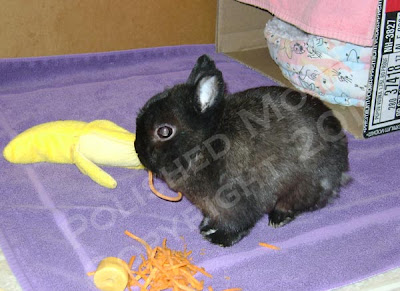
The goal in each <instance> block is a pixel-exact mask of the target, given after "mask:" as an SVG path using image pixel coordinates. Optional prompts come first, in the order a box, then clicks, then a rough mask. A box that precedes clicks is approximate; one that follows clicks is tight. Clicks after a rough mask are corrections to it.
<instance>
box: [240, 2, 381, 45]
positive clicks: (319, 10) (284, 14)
mask: <svg viewBox="0 0 400 291" xmlns="http://www.w3.org/2000/svg"><path fill="white" fill-rule="evenodd" d="M239 1H240V2H243V3H247V4H250V5H253V6H257V7H260V8H263V9H266V10H268V11H269V12H271V13H272V14H274V15H275V16H276V17H278V18H280V19H282V20H284V21H286V22H289V23H290V24H293V25H295V26H297V27H299V28H300V29H302V30H304V31H306V32H308V33H311V34H316V35H320V36H325V37H329V38H334V39H338V40H341V41H345V42H351V43H354V44H357V45H361V46H372V43H373V34H374V28H375V19H376V9H377V5H378V0H335V1H332V0H307V1H297V0H239Z"/></svg>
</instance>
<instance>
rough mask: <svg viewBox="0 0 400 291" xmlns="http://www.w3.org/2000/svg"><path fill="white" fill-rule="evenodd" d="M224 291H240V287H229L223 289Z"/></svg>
mask: <svg viewBox="0 0 400 291" xmlns="http://www.w3.org/2000/svg"><path fill="white" fill-rule="evenodd" d="M224 291H242V288H229V289H224Z"/></svg>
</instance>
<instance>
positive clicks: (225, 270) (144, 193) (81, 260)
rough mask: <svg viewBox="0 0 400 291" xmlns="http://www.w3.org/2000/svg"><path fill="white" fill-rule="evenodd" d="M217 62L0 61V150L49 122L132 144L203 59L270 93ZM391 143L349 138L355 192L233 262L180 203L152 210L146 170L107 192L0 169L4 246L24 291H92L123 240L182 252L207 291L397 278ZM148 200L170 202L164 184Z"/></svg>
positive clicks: (243, 248) (125, 175) (128, 55)
mask: <svg viewBox="0 0 400 291" xmlns="http://www.w3.org/2000/svg"><path fill="white" fill-rule="evenodd" d="M214 51H215V48H214V46H212V45H198V46H179V47H164V48H152V49H143V50H132V51H122V52H111V53H100V54H86V55H72V56H56V57H43V58H28V59H5V60H0V148H1V149H3V148H4V147H5V145H6V144H7V143H8V142H9V141H10V140H11V138H13V137H14V136H15V135H16V134H17V133H20V132H22V131H23V130H25V129H27V128H29V127H32V126H34V125H37V124H40V123H43V122H48V121H55V120H66V119H72V120H83V121H92V120H95V119H108V120H111V121H113V122H115V123H117V124H119V125H121V126H123V127H125V128H127V129H128V130H130V131H132V132H134V131H135V118H136V114H137V112H138V109H139V108H140V107H141V106H142V105H143V104H144V103H145V102H146V100H147V99H149V98H150V97H151V96H152V95H153V94H155V93H157V92H159V91H162V90H164V89H165V88H166V87H170V86H172V85H173V84H176V83H178V82H182V81H184V80H186V78H187V77H188V75H189V72H190V70H191V68H192V66H193V65H194V63H195V61H196V59H197V58H198V57H199V56H200V55H201V54H204V53H207V54H209V55H210V56H211V57H212V58H214V59H215V61H216V63H217V66H218V67H219V68H220V69H221V70H222V72H223V74H224V77H225V80H226V82H227V84H228V90H229V91H230V92H235V91H238V90H242V89H246V88H250V87H256V86H261V85H271V84H273V82H272V81H271V80H269V79H267V78H266V77H265V76H262V75H261V74H259V73H257V72H255V71H253V70H251V69H249V68H247V67H246V66H244V65H242V64H239V63H237V62H236V61H234V60H232V59H230V58H228V57H226V56H224V55H222V54H216V53H215V52H214ZM399 142H400V135H399V133H391V134H389V135H384V136H380V137H376V138H372V139H368V140H355V139H354V138H351V137H350V138H349V148H350V166H351V175H352V177H353V182H352V183H351V184H350V185H349V186H347V187H346V188H344V189H343V190H342V192H341V197H340V198H339V199H337V200H335V201H334V202H333V203H332V204H330V205H329V206H328V207H326V208H324V209H322V210H319V211H315V212H313V213H307V214H304V215H301V216H300V217H298V218H297V219H296V220H295V221H294V222H292V223H290V224H288V225H287V226H285V227H283V228H279V229H273V228H271V227H269V226H268V225H267V224H268V223H267V217H265V218H264V219H262V220H261V221H260V222H259V223H258V224H257V225H256V227H255V228H254V229H253V231H252V232H251V233H250V235H249V236H247V237H246V238H244V239H243V240H242V241H241V242H240V243H238V244H237V245H235V246H233V247H231V248H221V247H218V246H215V245H211V244H210V243H208V242H207V241H205V240H204V239H203V238H202V237H201V235H200V234H199V231H198V229H197V227H198V224H199V223H200V221H201V215H200V213H199V211H198V210H197V209H196V208H195V207H194V206H192V205H191V204H190V203H189V202H188V201H187V200H185V199H184V200H183V201H182V202H179V203H171V202H166V201H164V200H161V199H159V198H157V197H155V196H154V195H153V194H152V193H151V192H150V190H149V188H148V186H147V173H146V172H145V171H143V170H128V169H121V168H112V167H108V168H106V171H107V172H109V173H110V174H111V175H112V176H113V177H114V178H115V179H116V180H117V182H118V187H117V188H116V189H115V190H109V189H106V188H103V187H101V186H99V185H97V184H96V183H94V182H93V181H92V180H90V179H89V177H87V176H84V175H82V174H81V173H80V172H79V170H78V169H77V168H76V167H75V166H74V165H60V164H48V163H40V164H31V165H17V164H10V163H8V162H7V161H5V160H4V158H1V159H0V168H1V176H0V185H1V191H0V209H1V210H0V245H1V247H2V249H3V251H4V253H5V255H6V258H7V260H8V262H9V264H10V266H11V268H12V270H13V271H14V273H15V275H16V276H17V279H18V281H19V283H20V284H21V286H22V288H23V289H24V290H35V291H37V290H95V287H94V285H93V281H92V278H89V277H87V276H86V272H88V271H94V270H95V268H96V266H97V264H98V263H99V261H100V260H101V259H103V258H105V257H108V256H116V257H120V258H122V259H124V260H129V258H130V256H132V255H137V254H142V253H144V251H145V250H144V248H143V247H142V246H141V245H140V244H139V243H137V242H136V241H134V240H132V239H131V238H129V237H127V236H126V235H124V230H129V231H131V232H132V233H134V234H136V235H138V236H140V237H142V238H143V239H145V240H146V241H148V242H149V243H150V244H151V245H152V246H156V245H159V244H160V243H161V242H162V239H163V238H167V240H168V246H169V247H171V248H174V249H179V250H180V249H182V248H183V245H184V244H185V243H186V244H187V247H188V249H189V250H193V259H194V262H195V263H196V264H198V265H201V266H204V267H205V269H206V270H207V271H208V272H210V273H211V274H212V275H213V278H212V279H208V278H205V286H209V285H211V286H213V287H214V290H216V291H217V290H218V291H219V290H223V289H224V288H232V287H240V288H243V290H326V289H329V288H334V287H339V286H342V285H344V284H349V283H351V282H355V281H358V280H361V279H364V278H367V277H369V276H372V275H375V274H378V273H380V272H383V271H387V270H389V269H392V268H395V267H400V180H399V177H400V167H399V166H398V160H399V156H400V143H399ZM156 187H158V188H159V190H160V191H162V192H164V193H166V194H168V195H175V193H172V192H171V191H169V190H168V189H167V187H166V186H165V185H164V184H163V183H162V182H160V181H157V182H156ZM259 242H267V243H270V244H274V245H276V246H279V247H280V248H281V250H280V251H276V250H271V249H267V248H263V247H260V246H258V243H259ZM139 261H140V259H138V260H137V263H139ZM137 263H135V265H136V266H137ZM198 278H199V279H202V276H199V277H198Z"/></svg>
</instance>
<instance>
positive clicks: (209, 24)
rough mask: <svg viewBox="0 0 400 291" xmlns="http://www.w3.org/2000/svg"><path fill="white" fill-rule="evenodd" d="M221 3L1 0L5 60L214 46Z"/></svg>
mask: <svg viewBox="0 0 400 291" xmlns="http://www.w3.org/2000/svg"><path fill="white" fill-rule="evenodd" d="M216 5H217V0H35V1H30V0H11V1H10V0H0V57H3V58H4V57H26V56H43V55H60V54H74V53H86V52H101V51H112V50H125V49H132V48H143V47H153V46H165V45H180V44H199V43H213V42H214V35H215V18H216Z"/></svg>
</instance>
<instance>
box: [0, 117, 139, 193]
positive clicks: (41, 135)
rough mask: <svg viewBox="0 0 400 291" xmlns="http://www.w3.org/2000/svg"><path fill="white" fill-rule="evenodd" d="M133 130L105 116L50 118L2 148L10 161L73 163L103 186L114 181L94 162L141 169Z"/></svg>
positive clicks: (113, 184) (19, 162)
mask: <svg viewBox="0 0 400 291" xmlns="http://www.w3.org/2000/svg"><path fill="white" fill-rule="evenodd" d="M134 141H135V134H133V133H131V132H129V131H128V130H126V129H124V128H122V127H120V126H118V125H116V124H115V123H113V122H111V121H109V120H95V121H92V122H89V123H87V122H83V121H75V120H63V121H53V122H48V123H43V124H39V125H36V126H34V127H32V128H29V129H27V130H26V131H24V132H22V133H20V134H19V135H17V136H16V137H15V138H14V139H13V140H11V141H10V143H9V144H8V145H7V146H6V147H5V148H4V151H3V156H4V158H5V159H6V160H7V161H9V162H11V163H18V164H30V163H38V162H49V163H61V164H75V165H76V166H77V167H78V169H79V170H80V171H81V172H82V173H83V174H85V175H88V176H89V177H90V178H91V179H92V180H93V181H95V182H96V183H98V184H100V185H101V186H104V187H107V188H110V189H112V188H115V187H116V186H117V182H116V181H115V179H114V178H113V177H111V176H110V175H109V174H108V173H106V172H105V171H104V170H102V169H101V168H100V167H99V166H97V165H103V166H116V167H124V168H129V169H143V168H144V167H143V166H142V165H141V163H140V161H139V158H138V156H137V154H136V151H135V147H134Z"/></svg>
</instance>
